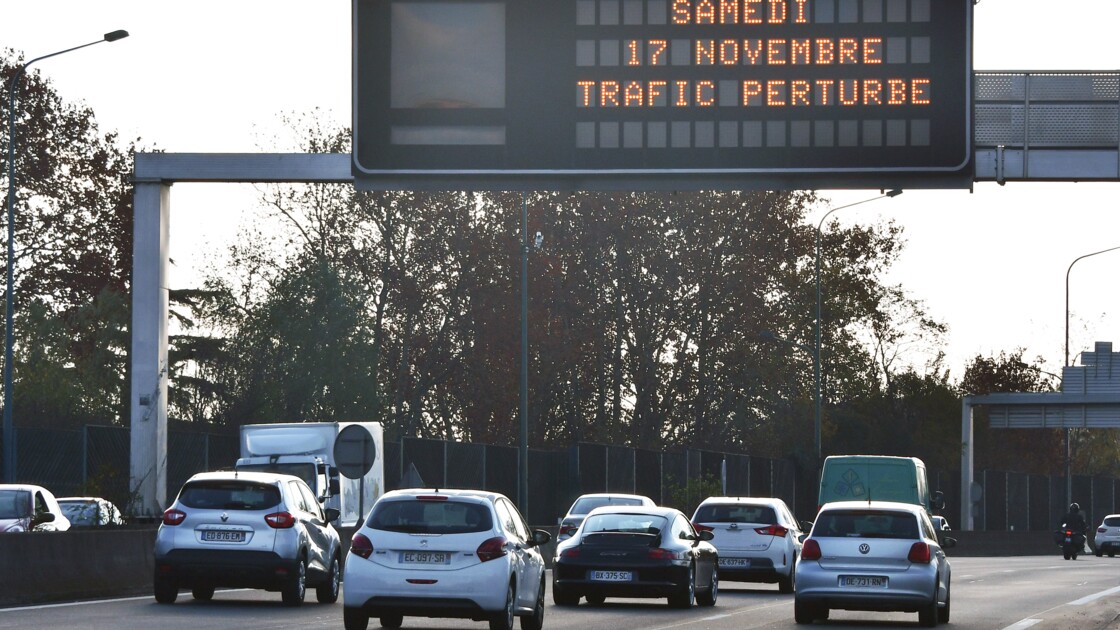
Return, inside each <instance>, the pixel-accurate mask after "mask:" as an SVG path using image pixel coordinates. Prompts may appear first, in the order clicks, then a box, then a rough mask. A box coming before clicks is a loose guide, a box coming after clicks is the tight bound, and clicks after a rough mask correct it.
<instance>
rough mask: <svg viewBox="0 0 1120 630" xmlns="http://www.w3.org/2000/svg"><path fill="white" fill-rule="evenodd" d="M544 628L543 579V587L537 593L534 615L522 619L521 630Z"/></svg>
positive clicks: (542, 583)
mask: <svg viewBox="0 0 1120 630" xmlns="http://www.w3.org/2000/svg"><path fill="white" fill-rule="evenodd" d="M543 627H544V578H543V577H542V578H541V587H540V590H539V591H537V605H536V606H533V614H532V615H529V616H528V617H522V618H521V630H541V628H543Z"/></svg>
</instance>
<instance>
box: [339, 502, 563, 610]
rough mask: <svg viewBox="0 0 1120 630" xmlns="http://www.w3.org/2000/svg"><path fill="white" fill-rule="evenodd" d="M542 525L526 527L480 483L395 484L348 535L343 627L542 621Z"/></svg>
mask: <svg viewBox="0 0 1120 630" xmlns="http://www.w3.org/2000/svg"><path fill="white" fill-rule="evenodd" d="M549 540H550V535H549V534H548V532H545V531H542V530H537V531H530V530H529V526H528V525H527V524H526V522H525V519H524V518H523V517H522V516H521V513H520V512H518V511H517V508H516V507H514V505H513V503H512V502H510V500H509V499H507V498H506V497H505V496H504V495H501V494H498V493H495V492H483V491H477V490H418V489H412V490H395V491H393V492H387V493H385V494H384V495H382V497H381V498H380V499H378V500H377V503H375V504H374V506H373V509H372V510H371V511H370V514H369V517H368V518H367V519H366V521H365V523H363V524H362V527H361V528H360V529H359V530H358V532H357V533H355V534H354V537H353V539H352V540H351V543H350V553H349V555H348V556H347V558H346V563H345V566H346V568H345V573H344V578H343V582H344V583H345V588H344V589H343V602H344V608H343V622H344V624H345V627H346V630H365V628H366V627H367V626H368V624H369V619H370V617H377V618H378V620H379V621H380V622H381V626H382V627H384V628H399V627H400V626H401V623H402V621H403V619H404V617H406V616H408V617H456V618H465V619H472V620H475V621H489V622H490V628H491V629H492V630H511V629H512V628H513V622H514V618H515V617H521V628H522V629H523V630H540V628H541V627H542V626H543V625H544V593H545V565H544V559H543V558H542V557H541V553H540V550H539V547H540V546H541V545H543V544H545V543H547V542H548V541H549Z"/></svg>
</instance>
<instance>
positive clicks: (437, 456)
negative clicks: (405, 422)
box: [401, 438, 517, 488]
mask: <svg viewBox="0 0 1120 630" xmlns="http://www.w3.org/2000/svg"><path fill="white" fill-rule="evenodd" d="M444 444H445V442H444V441H443V440H426V439H422V438H405V439H403V440H401V464H402V465H403V466H404V471H405V473H406V474H407V472H408V470H409V466H415V467H416V472H418V473H420V478H421V479H423V480H424V484H423V485H424V487H427V488H438V487H447V481H446V476H445V474H444V464H445V462H444ZM514 470H515V471H516V470H517V468H516V464H514ZM516 477H517V475H516V474H514V478H516Z"/></svg>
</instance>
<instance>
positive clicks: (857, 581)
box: [840, 575, 887, 588]
mask: <svg viewBox="0 0 1120 630" xmlns="http://www.w3.org/2000/svg"><path fill="white" fill-rule="evenodd" d="M840 586H846V587H849V588H886V587H887V578H886V577H883V576H879V575H841V576H840Z"/></svg>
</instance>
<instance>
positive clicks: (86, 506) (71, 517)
mask: <svg viewBox="0 0 1120 630" xmlns="http://www.w3.org/2000/svg"><path fill="white" fill-rule="evenodd" d="M58 507H60V508H62V514H63V516H65V517H66V520H68V521H70V524H71V525H100V524H102V523H104V522H108V517H107V516H106V517H105V518H102V516H101V510H100V509H99V507H98V505H97V502H95V501H59V502H58Z"/></svg>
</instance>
